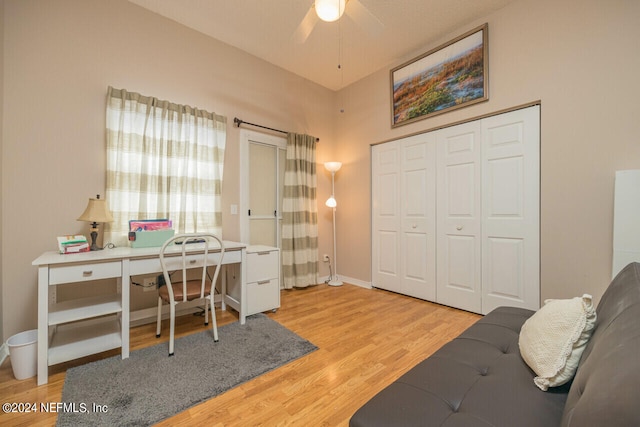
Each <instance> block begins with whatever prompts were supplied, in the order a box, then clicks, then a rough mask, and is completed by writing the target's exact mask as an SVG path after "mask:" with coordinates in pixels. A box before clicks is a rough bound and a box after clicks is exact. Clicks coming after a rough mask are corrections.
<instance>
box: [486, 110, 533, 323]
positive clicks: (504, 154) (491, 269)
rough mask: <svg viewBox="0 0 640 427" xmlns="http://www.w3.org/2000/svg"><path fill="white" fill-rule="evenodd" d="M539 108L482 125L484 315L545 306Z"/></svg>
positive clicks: (511, 113) (487, 120)
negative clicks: (504, 307) (503, 307)
mask: <svg viewBox="0 0 640 427" xmlns="http://www.w3.org/2000/svg"><path fill="white" fill-rule="evenodd" d="M539 114H540V113H539V107H531V108H528V109H523V110H517V111H513V112H510V113H505V114H501V115H498V116H494V117H489V118H487V119H483V120H482V175H483V176H482V181H483V205H482V212H483V215H482V216H483V222H482V224H483V225H482V248H483V252H482V261H483V267H482V271H483V277H482V289H483V298H482V312H483V313H488V312H489V311H491V310H492V309H494V308H496V307H498V306H501V305H510V306H516V307H523V308H529V309H533V310H535V309H538V308H539V307H540V273H539V270H540V262H539V257H540V254H539V252H540V244H539V240H540V237H539V236H540V232H539V229H540V214H539V200H540V184H539V182H540V143H539V140H540V125H539Z"/></svg>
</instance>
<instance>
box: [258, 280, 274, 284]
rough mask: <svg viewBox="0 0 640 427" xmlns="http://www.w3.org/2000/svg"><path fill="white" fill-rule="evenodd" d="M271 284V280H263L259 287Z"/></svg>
mask: <svg viewBox="0 0 640 427" xmlns="http://www.w3.org/2000/svg"><path fill="white" fill-rule="evenodd" d="M269 283H271V280H261V281H259V282H258V285H267V284H269Z"/></svg>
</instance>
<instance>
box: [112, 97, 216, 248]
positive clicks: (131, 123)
mask: <svg viewBox="0 0 640 427" xmlns="http://www.w3.org/2000/svg"><path fill="white" fill-rule="evenodd" d="M225 143H226V118H225V117H223V116H219V115H216V114H215V113H209V112H206V111H203V110H199V109H196V108H191V107H188V106H184V105H177V104H173V103H170V102H167V101H161V100H158V99H156V98H152V97H148V96H142V95H140V94H137V93H131V92H127V91H126V90H124V89H114V88H111V87H109V90H108V94H107V193H106V198H107V201H108V203H109V207H110V209H111V211H112V213H113V217H114V221H113V223H111V224H107V225H106V227H105V237H104V241H105V242H110V243H114V244H115V245H117V246H124V245H126V244H127V233H128V231H129V228H128V224H129V220H132V219H159V218H167V219H170V220H171V221H172V222H173V228H174V229H175V231H176V233H192V232H201V231H208V232H213V233H215V234H218V235H221V233H222V209H221V196H222V176H223V167H224V151H225Z"/></svg>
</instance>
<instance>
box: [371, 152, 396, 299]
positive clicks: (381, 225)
mask: <svg viewBox="0 0 640 427" xmlns="http://www.w3.org/2000/svg"><path fill="white" fill-rule="evenodd" d="M399 155H400V153H399V144H398V143H396V142H392V143H387V144H381V145H376V146H373V147H372V148H371V159H372V162H371V180H372V184H371V191H372V196H373V197H372V245H373V247H372V255H373V263H372V284H373V286H374V287H378V288H382V289H387V290H390V291H394V292H400V291H401V279H402V275H401V269H400V266H401V264H400V256H399V250H400V237H401V236H400V212H399V211H400V209H399V206H400V205H399V189H400V169H399V162H400V157H399Z"/></svg>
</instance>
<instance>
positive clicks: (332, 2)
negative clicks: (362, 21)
mask: <svg viewBox="0 0 640 427" xmlns="http://www.w3.org/2000/svg"><path fill="white" fill-rule="evenodd" d="M346 3H347V1H346V0H316V2H315V8H316V14H317V15H318V18H320V19H322V20H323V21H325V22H333V21H337V20H338V19H340V17H341V16H342V14H343V13H344V6H345V4H346Z"/></svg>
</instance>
